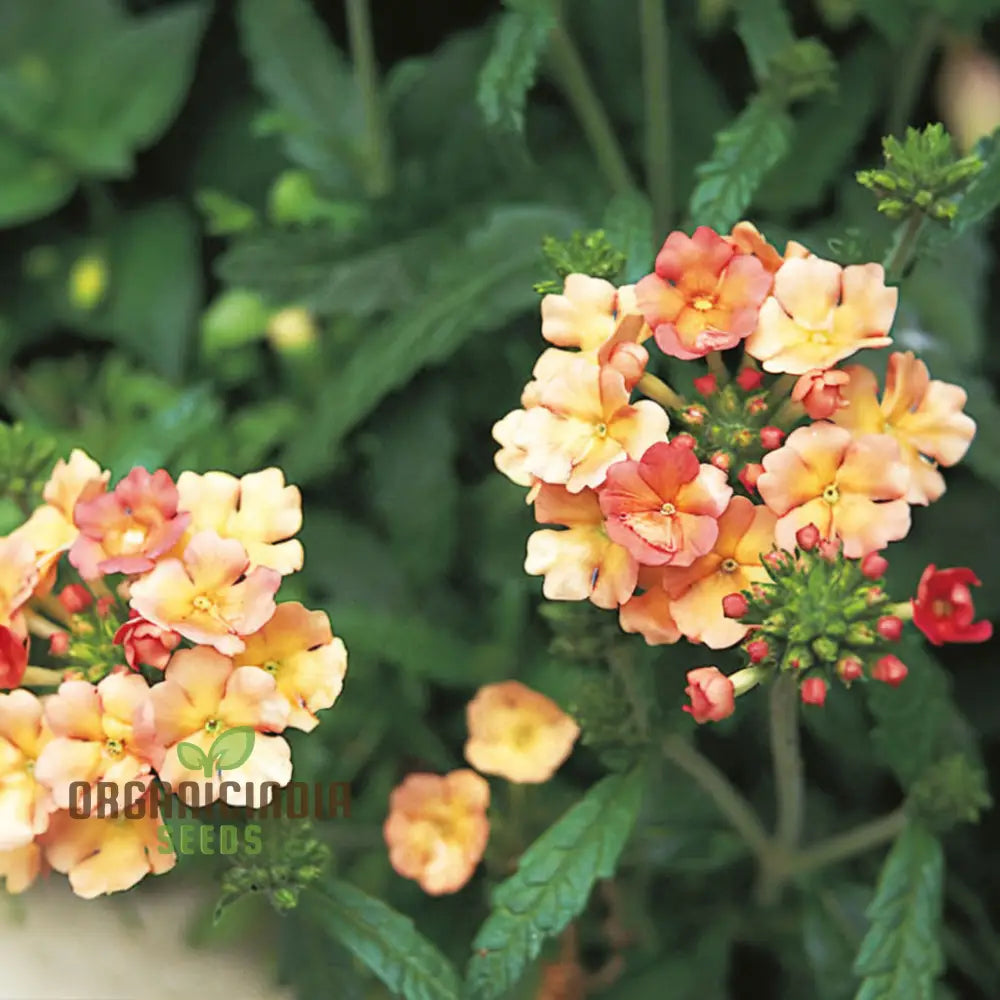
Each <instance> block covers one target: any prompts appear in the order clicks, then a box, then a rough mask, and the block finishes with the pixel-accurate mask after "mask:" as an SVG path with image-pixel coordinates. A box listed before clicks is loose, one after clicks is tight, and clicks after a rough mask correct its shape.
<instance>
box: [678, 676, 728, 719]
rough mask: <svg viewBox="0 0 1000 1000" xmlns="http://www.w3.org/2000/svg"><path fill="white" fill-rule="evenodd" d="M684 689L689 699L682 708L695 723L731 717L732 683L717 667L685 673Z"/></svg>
mask: <svg viewBox="0 0 1000 1000" xmlns="http://www.w3.org/2000/svg"><path fill="white" fill-rule="evenodd" d="M687 682H688V683H687V687H686V688H685V689H684V691H685V693H686V694H687V696H688V697H689V698H690V699H691V704H690V705H685V706H684V711H685V712H687V713H688V714H689V715H690V716H691V717H692V718H693V719H694V721H695V722H698V723H701V722H719V721H720V720H721V719H725V718H727V717H728V716H730V715H732V714H733V712H734V711H735V709H736V694H735V691H734V689H733V682H732V681H731V680H730V679H729V678H728V677H727V676H726V675H725V674H724V673H722V671H721V670H719V668H718V667H698V668H697V669H695V670H689V671H688V673H687Z"/></svg>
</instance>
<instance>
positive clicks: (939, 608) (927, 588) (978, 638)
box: [911, 563, 993, 646]
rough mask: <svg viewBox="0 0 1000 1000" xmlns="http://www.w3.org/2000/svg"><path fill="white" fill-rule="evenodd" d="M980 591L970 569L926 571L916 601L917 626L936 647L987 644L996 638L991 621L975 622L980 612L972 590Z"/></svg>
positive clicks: (918, 588) (929, 569)
mask: <svg viewBox="0 0 1000 1000" xmlns="http://www.w3.org/2000/svg"><path fill="white" fill-rule="evenodd" d="M970 586H973V587H978V586H979V580H978V578H977V577H976V574H975V573H973V572H972V570H971V569H968V568H967V567H964V566H963V567H956V568H953V569H940V570H939V569H938V568H937V567H936V566H935V565H934V564H933V563H932V564H931V565H930V566H928V567H927V569H925V570H924V572H923V575H922V576H921V577H920V583H919V584H917V596H916V597H914V598H913V600H912V602H911V603H912V605H913V624H914V625H916V626H917V628H918V629H920V631H921V632H923V633H924V635H925V636H927V638H928V639H929V640H930V641H931V642H932V643H933V644H934V645H935V646H941V645H943V644H944V643H946V642H986V641H987V640H988V639H989V638H990V637H991V636H992V635H993V626H992V625H991V624H990V623H989V622H987V621H981V622H973V620H972V619H973V618H974V617H975V616H976V609H975V606H974V605H973V603H972V594H971V593H970V592H969V587H970Z"/></svg>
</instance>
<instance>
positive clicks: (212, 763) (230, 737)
mask: <svg viewBox="0 0 1000 1000" xmlns="http://www.w3.org/2000/svg"><path fill="white" fill-rule="evenodd" d="M256 736H257V734H256V732H255V731H254V728H253V726H236V727H235V728H234V729H227V730H226V731H225V732H223V733H219V735H218V736H217V737H216V739H215V742H214V743H213V744H212V745H211V746H210V747H209V748H208V753H207V754H206V753H205V751H204V750H202V749H201V747H200V746H198V745H197V744H196V743H185V742H183V741H182V742H180V743H178V744H177V759H178V760H179V761H180V762H181V766H182V767H186V768H187V769H188V770H189V771H199V770H200V771H201V772H202V774H204V776H205V777H206V778H211V777H212V775H213V774H214V773H215V772H216V771H232V770H233V769H234V768H237V767H240V766H241V765H242V764H245V763H246V762H247V761H248V760H249V759H250V754H252V753H253V745H254V740H255V739H256Z"/></svg>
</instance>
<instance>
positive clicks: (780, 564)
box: [761, 549, 788, 572]
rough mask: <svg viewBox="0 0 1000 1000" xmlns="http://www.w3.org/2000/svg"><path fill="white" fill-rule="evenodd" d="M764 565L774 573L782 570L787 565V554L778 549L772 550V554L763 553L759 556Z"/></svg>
mask: <svg viewBox="0 0 1000 1000" xmlns="http://www.w3.org/2000/svg"><path fill="white" fill-rule="evenodd" d="M761 559H763V561H764V563H765V565H767V566H769V567H770V568H771V569H773V570H774V571H775V572H778V571H780V570H783V569H784V568H785V567H786V566H787V565H788V553H787V552H782V551H781V550H780V549H774V550H773V551H772V552H765V553H764V555H763V556H761Z"/></svg>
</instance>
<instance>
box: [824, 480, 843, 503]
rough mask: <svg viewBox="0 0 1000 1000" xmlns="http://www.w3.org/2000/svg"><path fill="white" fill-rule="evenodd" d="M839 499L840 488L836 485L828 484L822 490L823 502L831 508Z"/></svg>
mask: <svg viewBox="0 0 1000 1000" xmlns="http://www.w3.org/2000/svg"><path fill="white" fill-rule="evenodd" d="M839 499H840V488H839V487H838V486H837V484H836V483H830V485H829V486H827V487H825V488H824V490H823V501H824V502H825V503H828V504H829V505H830V506H831V507H832V506H833V505H834V504H835V503H836V502H837V501H838V500H839Z"/></svg>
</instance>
